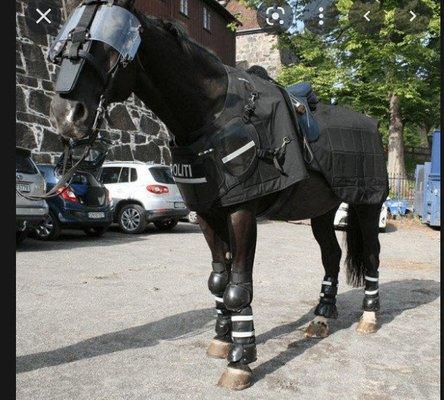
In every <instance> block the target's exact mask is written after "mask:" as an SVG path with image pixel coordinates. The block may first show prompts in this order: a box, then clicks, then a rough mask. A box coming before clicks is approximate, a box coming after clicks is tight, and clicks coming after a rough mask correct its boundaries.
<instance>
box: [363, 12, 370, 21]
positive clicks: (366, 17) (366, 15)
mask: <svg viewBox="0 0 444 400" xmlns="http://www.w3.org/2000/svg"><path fill="white" fill-rule="evenodd" d="M369 14H370V11H367V12H366V13H365V14H364V18H365V19H366V20H367V22H370V18H369V17H368V15H369Z"/></svg>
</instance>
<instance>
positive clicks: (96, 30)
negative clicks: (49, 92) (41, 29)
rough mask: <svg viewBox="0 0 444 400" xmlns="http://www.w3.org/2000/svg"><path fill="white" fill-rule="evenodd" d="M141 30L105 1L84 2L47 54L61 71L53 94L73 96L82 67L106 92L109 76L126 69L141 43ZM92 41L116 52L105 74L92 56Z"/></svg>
mask: <svg viewBox="0 0 444 400" xmlns="http://www.w3.org/2000/svg"><path fill="white" fill-rule="evenodd" d="M140 29H141V25H140V22H139V20H138V19H137V18H136V17H135V16H134V15H133V14H132V13H131V12H130V11H128V10H126V9H125V8H122V7H120V6H117V5H113V4H112V2H107V1H103V2H100V1H99V2H97V1H84V2H83V3H82V4H81V5H80V6H79V7H77V8H76V9H75V10H74V12H73V13H72V14H71V16H70V17H69V19H68V20H67V21H66V23H65V24H64V25H63V27H62V29H61V30H60V32H59V34H58V35H57V37H56V39H55V40H54V42H53V44H52V46H51V48H50V50H49V55H48V57H49V59H50V60H51V61H52V62H54V63H57V64H60V67H61V68H60V72H59V75H58V77H57V82H56V85H55V91H56V92H57V93H62V94H68V93H70V92H72V91H73V90H74V88H75V86H76V84H77V82H78V80H79V77H80V74H81V71H82V69H83V67H84V65H85V63H89V64H90V65H91V66H92V67H93V69H94V70H95V71H96V73H97V75H98V76H99V78H100V80H101V83H102V85H103V86H104V88H106V87H107V86H108V85H109V78H110V75H111V73H112V72H114V71H115V69H116V68H117V67H118V66H119V65H122V66H126V64H127V63H128V62H130V61H132V60H133V59H134V57H135V56H136V53H137V50H138V48H139V46H140V42H141V37H140ZM94 41H97V42H102V43H105V44H107V45H109V46H110V47H111V48H113V49H114V50H116V51H117V53H118V55H119V57H118V61H117V62H116V65H115V67H112V68H111V69H110V70H109V71H104V67H103V66H102V65H99V63H98V62H97V60H96V58H95V57H94V55H93V54H91V47H92V43H93V42H94Z"/></svg>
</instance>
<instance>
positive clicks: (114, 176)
mask: <svg viewBox="0 0 444 400" xmlns="http://www.w3.org/2000/svg"><path fill="white" fill-rule="evenodd" d="M121 170H122V167H113V166H106V165H104V166H103V167H102V171H101V174H100V182H102V183H103V184H104V185H105V187H106V188H107V189H108V191H109V194H110V195H111V198H112V199H113V202H114V204H117V203H118V202H119V201H120V200H122V199H123V198H125V197H124V193H123V192H122V188H121V187H120V183H119V178H120V172H121Z"/></svg>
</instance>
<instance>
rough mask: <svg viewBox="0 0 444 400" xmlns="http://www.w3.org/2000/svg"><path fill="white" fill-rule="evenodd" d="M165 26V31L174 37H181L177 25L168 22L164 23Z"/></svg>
mask: <svg viewBox="0 0 444 400" xmlns="http://www.w3.org/2000/svg"><path fill="white" fill-rule="evenodd" d="M163 26H164V27H165V29H166V30H167V31H168V32H170V33H171V34H172V35H173V36H175V37H179V36H180V30H179V28H178V26H177V25H176V24H174V23H173V22H170V21H166V22H164V23H163Z"/></svg>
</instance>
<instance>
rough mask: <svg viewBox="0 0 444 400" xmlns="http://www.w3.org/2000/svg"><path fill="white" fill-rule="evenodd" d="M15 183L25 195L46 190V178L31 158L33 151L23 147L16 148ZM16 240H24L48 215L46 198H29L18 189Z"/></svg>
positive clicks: (16, 196)
mask: <svg viewBox="0 0 444 400" xmlns="http://www.w3.org/2000/svg"><path fill="white" fill-rule="evenodd" d="M15 181H16V183H15V185H16V189H18V190H19V191H20V192H21V193H23V194H25V195H31V196H32V195H34V196H35V195H41V194H43V193H44V192H45V180H44V178H43V176H42V175H41V174H40V172H39V170H38V169H37V167H36V165H35V164H34V161H32V159H31V152H30V151H29V150H27V149H23V148H21V147H16V149H15ZM15 214H16V222H17V223H16V225H17V229H16V240H17V242H20V241H22V240H23V239H24V238H25V237H26V233H27V232H28V231H29V230H30V229H32V228H34V227H36V226H37V225H38V224H39V223H40V222H42V221H43V219H44V218H45V217H46V216H47V215H48V204H47V203H46V201H45V200H28V199H26V198H25V197H23V196H21V195H20V194H19V193H17V191H16V195H15Z"/></svg>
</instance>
